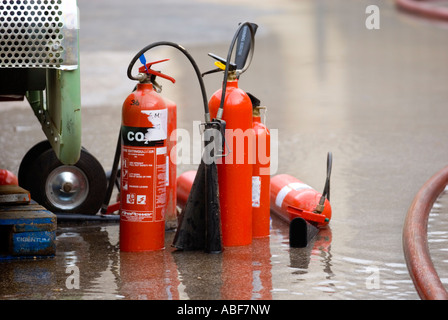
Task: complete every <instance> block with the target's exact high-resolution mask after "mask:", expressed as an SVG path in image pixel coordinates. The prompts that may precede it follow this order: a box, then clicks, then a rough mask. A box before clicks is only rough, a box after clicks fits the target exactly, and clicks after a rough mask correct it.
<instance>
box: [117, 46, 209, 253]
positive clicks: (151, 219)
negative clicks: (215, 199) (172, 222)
mask: <svg viewBox="0 0 448 320" xmlns="http://www.w3.org/2000/svg"><path fill="white" fill-rule="evenodd" d="M158 46H168V47H173V48H175V49H177V50H179V51H180V52H182V53H183V55H184V56H186V57H187V59H188V60H189V61H190V63H191V64H192V66H193V68H194V70H195V73H196V76H197V78H198V80H199V84H200V88H201V94H202V101H203V104H204V108H205V109H206V110H207V112H206V114H207V115H208V114H209V113H208V105H207V96H206V90H205V86H204V83H203V81H202V75H201V72H200V70H199V67H198V66H197V64H196V62H195V61H194V59H193V57H192V56H191V55H190V54H189V53H188V52H187V50H185V48H184V47H182V46H181V45H179V44H177V43H174V42H169V41H159V42H154V43H151V44H149V45H148V46H146V47H144V48H143V49H141V50H140V51H139V52H138V53H137V54H136V55H135V56H134V57H133V58H132V60H131V62H130V63H129V66H128V70H127V76H128V78H129V79H131V80H137V81H139V83H138V84H137V87H136V89H135V91H134V92H133V93H131V94H130V95H129V96H128V97H127V99H126V100H125V102H124V103H123V114H122V118H123V119H122V128H121V132H120V135H121V142H122V143H121V144H119V148H120V149H121V176H120V184H121V188H120V189H121V194H120V195H121V200H120V249H121V250H122V251H150V250H160V249H163V248H164V243H165V221H166V212H167V211H166V210H169V209H170V208H171V207H174V208H175V207H176V206H175V204H174V205H170V203H169V201H170V198H171V197H170V196H169V194H168V193H170V192H173V190H174V192H175V190H176V183H175V177H176V175H175V174H174V175H173V173H175V164H176V160H175V159H173V157H174V156H175V152H171V150H174V148H175V143H173V144H170V142H173V141H169V140H172V139H170V138H171V133H172V132H173V131H174V130H175V128H176V125H175V120H176V119H175V118H176V104H175V103H174V102H173V101H171V100H169V99H166V98H164V97H162V96H160V95H159V94H158V92H157V91H160V90H161V87H160V86H158V84H157V83H156V81H155V79H156V77H162V78H165V79H168V80H170V81H171V82H173V83H174V82H175V80H174V79H173V78H171V77H169V76H167V75H164V74H162V73H160V72H157V71H154V70H152V69H151V66H152V65H154V64H156V63H159V62H163V61H166V60H167V59H165V60H161V61H156V62H152V63H148V64H147V63H146V59H145V56H144V54H145V53H146V52H147V51H149V50H151V49H153V48H155V47H158ZM139 59H140V61H141V62H142V64H143V66H142V67H140V68H139V74H138V75H137V76H133V75H132V68H133V67H134V64H135V63H136V61H137V60H139ZM119 148H118V147H117V150H118V149H119ZM171 148H172V149H171ZM114 162H115V161H114ZM116 171H117V168H116V165H114V169H113V170H112V172H113V173H112V175H111V181H114V179H115V177H114V176H115V173H114V172H116ZM167 183H169V184H170V185H172V186H173V188H167ZM109 184H110V183H109ZM110 185H111V184H110ZM172 199H173V201H174V203H175V200H176V197H175V196H174V195H173V196H172Z"/></svg>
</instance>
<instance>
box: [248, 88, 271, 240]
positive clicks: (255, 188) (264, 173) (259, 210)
mask: <svg viewBox="0 0 448 320" xmlns="http://www.w3.org/2000/svg"><path fill="white" fill-rule="evenodd" d="M247 94H248V95H249V97H250V99H251V101H252V108H253V129H254V134H255V149H254V150H253V151H254V158H253V160H254V164H253V168H252V237H253V238H264V237H268V236H269V233H270V232H269V229H270V210H271V209H270V194H269V192H270V180H271V176H270V164H271V162H270V155H271V150H270V149H271V141H270V139H271V135H270V132H269V129H268V128H267V127H266V125H265V124H264V123H263V122H262V120H261V114H260V111H261V110H262V109H265V108H266V107H262V106H260V100H259V99H258V98H256V97H255V96H254V95H252V94H250V93H247Z"/></svg>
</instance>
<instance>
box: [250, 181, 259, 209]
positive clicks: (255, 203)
mask: <svg viewBox="0 0 448 320" xmlns="http://www.w3.org/2000/svg"><path fill="white" fill-rule="evenodd" d="M260 193H261V177H259V176H253V177H252V207H254V208H259V207H260Z"/></svg>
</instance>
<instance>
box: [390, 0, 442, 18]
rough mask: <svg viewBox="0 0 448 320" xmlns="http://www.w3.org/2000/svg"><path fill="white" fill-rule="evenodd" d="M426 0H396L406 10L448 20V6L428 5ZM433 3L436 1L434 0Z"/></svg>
mask: <svg viewBox="0 0 448 320" xmlns="http://www.w3.org/2000/svg"><path fill="white" fill-rule="evenodd" d="M425 2H428V1H425V0H396V2H395V3H396V5H397V6H398V7H399V8H401V9H403V10H406V11H409V12H412V13H414V14H418V15H422V16H425V17H427V18H431V19H438V20H448V8H444V7H439V6H433V5H428V3H425ZM432 2H433V3H434V2H436V1H432Z"/></svg>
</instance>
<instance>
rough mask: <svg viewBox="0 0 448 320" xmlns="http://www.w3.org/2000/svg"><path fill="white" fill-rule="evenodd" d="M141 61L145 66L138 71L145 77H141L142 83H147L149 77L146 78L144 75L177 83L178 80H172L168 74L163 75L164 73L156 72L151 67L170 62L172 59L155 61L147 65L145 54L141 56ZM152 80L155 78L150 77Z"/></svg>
mask: <svg viewBox="0 0 448 320" xmlns="http://www.w3.org/2000/svg"><path fill="white" fill-rule="evenodd" d="M139 59H140V61H141V62H142V64H143V66H141V67H140V68H139V69H138V72H140V74H141V75H143V76H141V80H140V81H145V80H146V79H147V76H144V75H148V76H149V75H153V76H157V77H161V78H164V79H167V80H170V81H171V82H172V83H176V80H175V79H174V78H172V77H170V76H168V75H166V74H163V73H161V72H159V71H155V70H153V69H151V67H152V66H153V65H154V64H156V63H161V62H165V61H169V60H170V59H163V60H159V61H153V62H149V63H146V59H145V56H144V55H143V54H142V55H141V56H140V58H139ZM150 78H152V79H154V78H155V77H150Z"/></svg>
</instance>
